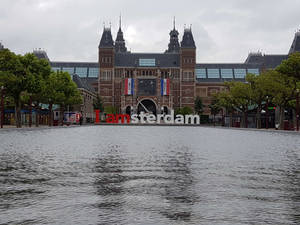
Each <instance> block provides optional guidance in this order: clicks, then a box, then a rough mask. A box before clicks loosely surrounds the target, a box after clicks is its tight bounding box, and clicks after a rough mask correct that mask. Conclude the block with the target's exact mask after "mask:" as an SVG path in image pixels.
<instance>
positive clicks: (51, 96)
mask: <svg viewBox="0 0 300 225" xmlns="http://www.w3.org/2000/svg"><path fill="white" fill-rule="evenodd" d="M46 86H47V88H46V90H45V92H44V99H45V101H47V102H48V104H49V125H50V126H51V125H52V115H53V112H52V106H53V104H58V105H59V106H60V119H61V120H60V123H61V124H62V125H63V116H64V110H65V107H66V106H67V105H76V104H81V103H82V97H81V95H80V92H79V91H78V89H77V86H76V84H75V83H74V82H73V81H72V79H71V76H70V74H69V73H68V72H60V71H56V72H52V73H51V74H50V76H49V78H48V79H47V80H46Z"/></svg>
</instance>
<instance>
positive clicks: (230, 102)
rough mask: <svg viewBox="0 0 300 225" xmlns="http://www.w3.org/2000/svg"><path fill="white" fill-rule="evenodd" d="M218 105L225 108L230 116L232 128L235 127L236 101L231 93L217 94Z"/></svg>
mask: <svg viewBox="0 0 300 225" xmlns="http://www.w3.org/2000/svg"><path fill="white" fill-rule="evenodd" d="M216 99H217V101H218V105H220V106H221V107H224V108H225V110H226V113H227V114H230V122H229V123H230V126H233V124H232V122H233V119H232V118H233V113H234V99H233V96H232V95H231V93H230V92H229V91H224V92H219V93H217V94H216Z"/></svg>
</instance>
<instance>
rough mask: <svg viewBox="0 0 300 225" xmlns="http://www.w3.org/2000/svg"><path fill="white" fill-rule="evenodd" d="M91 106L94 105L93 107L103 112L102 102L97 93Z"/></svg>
mask: <svg viewBox="0 0 300 225" xmlns="http://www.w3.org/2000/svg"><path fill="white" fill-rule="evenodd" d="M93 106H94V109H99V110H100V111H101V112H103V110H104V107H103V102H102V98H101V97H100V95H98V94H97V97H96V99H94V102H93Z"/></svg>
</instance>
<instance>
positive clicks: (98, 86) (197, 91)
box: [39, 22, 300, 114]
mask: <svg viewBox="0 0 300 225" xmlns="http://www.w3.org/2000/svg"><path fill="white" fill-rule="evenodd" d="M169 35H170V41H169V44H168V47H167V49H166V50H165V51H164V52H161V53H133V52H130V51H128V50H127V47H126V43H125V39H124V36H123V32H122V29H121V22H120V26H119V29H118V32H117V36H116V39H115V41H114V39H113V36H112V32H111V28H110V27H104V28H103V33H102V37H101V39H100V43H99V46H98V53H99V54H98V62H57V61H50V63H51V67H52V69H53V70H60V71H66V72H69V73H70V74H71V75H72V76H73V75H77V76H79V77H80V79H82V80H83V81H84V82H86V83H87V84H89V85H90V86H91V87H92V88H93V89H94V90H95V92H96V93H98V94H99V95H100V96H101V97H102V99H103V102H104V105H105V106H113V107H116V108H117V110H118V111H119V112H122V113H139V112H141V111H144V112H149V113H154V114H156V113H161V112H165V113H169V112H170V110H175V109H177V108H181V107H184V106H188V107H191V108H194V100H195V98H196V96H199V97H201V99H202V100H203V104H204V105H205V106H206V107H205V110H204V114H209V109H208V107H207V106H208V105H209V104H210V101H211V97H212V95H213V94H214V93H216V92H219V91H223V90H225V86H224V82H225V81H231V80H236V81H245V76H246V74H247V73H251V74H256V75H259V74H260V73H261V72H262V71H263V70H267V69H272V68H275V67H277V66H278V65H279V64H280V63H281V62H282V61H283V60H285V59H287V57H288V55H289V54H291V53H293V52H296V51H300V32H296V33H295V37H294V40H293V43H292V46H291V48H290V51H289V53H288V54H284V55H274V54H272V55H266V54H262V53H261V52H257V53H250V54H249V55H248V57H247V59H246V60H245V62H243V63H197V62H196V44H195V41H194V38H193V33H192V29H191V28H185V29H184V31H183V35H182V39H181V40H179V32H178V31H177V30H176V27H175V23H174V26H173V29H172V30H171V31H170V33H169ZM39 57H40V58H43V57H44V58H47V59H48V56H47V55H46V53H45V52H44V55H43V54H41V52H40V56H39Z"/></svg>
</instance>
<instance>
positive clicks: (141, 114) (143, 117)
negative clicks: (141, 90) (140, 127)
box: [139, 112, 146, 123]
mask: <svg viewBox="0 0 300 225" xmlns="http://www.w3.org/2000/svg"><path fill="white" fill-rule="evenodd" d="M139 116H140V118H141V123H146V122H145V114H144V112H141V113H140V115H139Z"/></svg>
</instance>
